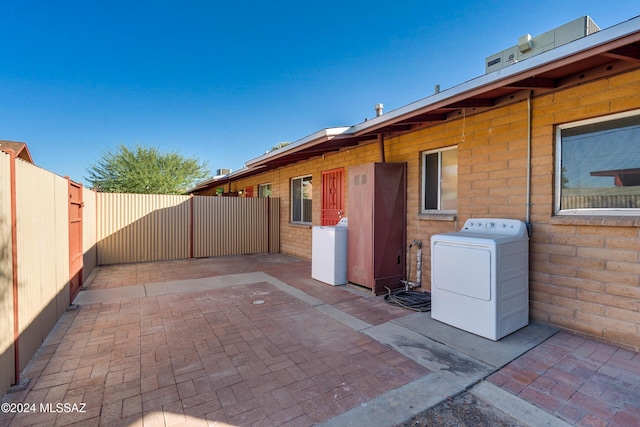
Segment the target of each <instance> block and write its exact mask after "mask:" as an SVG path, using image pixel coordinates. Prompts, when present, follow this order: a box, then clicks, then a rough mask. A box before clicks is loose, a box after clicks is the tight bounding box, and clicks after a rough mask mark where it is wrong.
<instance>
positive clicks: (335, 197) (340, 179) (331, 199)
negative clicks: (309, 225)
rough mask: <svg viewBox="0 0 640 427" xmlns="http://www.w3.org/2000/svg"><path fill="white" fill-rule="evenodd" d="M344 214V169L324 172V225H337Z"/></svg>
mask: <svg viewBox="0 0 640 427" xmlns="http://www.w3.org/2000/svg"><path fill="white" fill-rule="evenodd" d="M343 214H344V168H339V169H332V170H328V171H324V172H322V218H321V220H322V225H336V224H337V223H338V221H340V218H342V215H343Z"/></svg>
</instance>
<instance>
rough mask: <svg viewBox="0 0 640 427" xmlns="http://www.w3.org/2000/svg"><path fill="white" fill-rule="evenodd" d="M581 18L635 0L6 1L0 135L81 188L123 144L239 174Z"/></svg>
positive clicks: (621, 17) (478, 69) (467, 74)
mask: <svg viewBox="0 0 640 427" xmlns="http://www.w3.org/2000/svg"><path fill="white" fill-rule="evenodd" d="M583 15H589V16H591V18H592V19H593V20H594V21H595V22H596V24H598V25H599V26H600V28H607V27H610V26H612V25H615V24H617V23H620V22H623V21H626V20H628V19H630V18H633V17H635V16H638V15H640V1H638V0H629V1H626V0H625V1H622V0H609V1H585V0H553V1H548V0H537V1H532V2H524V1H482V2H473V1H457V2H446V1H427V0H400V1H381V0H368V1H348V0H347V1H344V0H343V1H335V0H325V1H318V2H306V1H281V0H272V1H242V0H236V1H233V2H225V1H220V0H218V1H213V0H179V1H178V0H156V1H135V0H126V1H123V0H110V1H91V0H78V1H66V0H60V1H50V0H41V1H32V0H20V1H3V2H2V3H1V4H0V58H1V64H2V65H1V66H0V139H6V140H14V141H21V142H26V143H27V144H28V146H29V150H30V151H31V155H32V157H33V159H34V162H35V163H36V165H38V166H41V167H43V168H45V169H47V170H50V171H52V172H55V173H56V174H58V175H62V176H65V175H68V176H70V177H71V178H72V179H74V180H76V181H81V182H84V177H86V176H87V168H88V167H89V166H90V165H91V164H94V163H95V162H96V161H98V160H99V159H100V157H101V156H102V154H103V153H104V152H105V150H108V149H115V148H116V147H117V146H119V145H120V144H124V145H127V146H130V147H133V146H135V145H137V144H142V145H146V146H153V147H158V148H160V149H161V150H177V151H179V152H180V153H182V154H183V155H185V156H189V157H198V158H200V159H202V160H205V161H207V162H208V165H209V167H210V168H211V170H212V172H215V170H216V169H219V168H231V169H233V170H237V169H240V168H241V167H243V166H244V162H245V161H246V160H249V159H252V158H254V157H257V156H259V155H261V154H263V153H264V152H265V151H266V150H268V149H270V148H271V147H273V146H274V145H276V144H277V143H279V142H283V141H296V140H298V139H300V138H303V137H305V136H307V135H309V134H312V133H314V132H316V131H318V130H321V129H324V128H327V127H335V126H349V125H353V124H356V123H360V122H362V121H363V120H364V119H365V118H372V117H374V116H375V111H374V108H373V107H374V105H375V104H377V103H383V104H384V107H385V108H384V111H385V112H389V111H391V110H394V109H397V108H399V107H402V106H404V105H407V104H409V103H411V102H413V101H417V100H419V99H422V98H425V97H427V96H429V95H431V94H432V93H433V91H434V86H435V85H436V84H439V85H440V86H441V88H442V90H444V89H447V88H450V87H452V86H456V85H458V84H461V83H464V82H465V81H468V80H471V79H473V78H475V77H478V76H480V75H482V74H484V70H485V68H484V67H485V58H486V57H487V56H489V55H492V54H494V53H496V52H499V51H501V50H503V49H506V48H508V47H511V46H513V45H515V44H516V43H517V39H518V37H520V36H522V35H524V34H527V33H528V34H531V35H532V36H536V35H539V34H541V33H544V32H546V31H548V30H551V29H553V28H555V27H558V26H560V25H562V24H565V23H567V22H570V21H572V20H574V19H576V18H579V17H580V16H583Z"/></svg>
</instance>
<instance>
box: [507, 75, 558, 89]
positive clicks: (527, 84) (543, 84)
mask: <svg viewBox="0 0 640 427" xmlns="http://www.w3.org/2000/svg"><path fill="white" fill-rule="evenodd" d="M507 87H512V88H518V89H535V88H547V89H555V88H556V87H558V83H557V82H556V80H555V79H543V78H540V77H529V78H527V79H524V80H520V81H517V82H514V83H511V84H509V85H508V86H507Z"/></svg>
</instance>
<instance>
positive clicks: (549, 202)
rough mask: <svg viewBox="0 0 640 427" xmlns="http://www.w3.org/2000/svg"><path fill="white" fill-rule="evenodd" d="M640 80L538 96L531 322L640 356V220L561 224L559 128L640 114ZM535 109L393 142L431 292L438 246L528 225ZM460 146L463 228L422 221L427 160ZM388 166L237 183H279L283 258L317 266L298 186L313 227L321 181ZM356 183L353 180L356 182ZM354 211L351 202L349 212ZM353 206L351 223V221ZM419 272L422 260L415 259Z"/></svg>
mask: <svg viewBox="0 0 640 427" xmlns="http://www.w3.org/2000/svg"><path fill="white" fill-rule="evenodd" d="M638 93H640V71H634V72H629V73H625V74H623V75H620V76H616V77H611V78H608V79H602V80H599V81H595V82H591V83H585V84H582V85H579V86H575V87H572V88H569V89H564V90H559V91H557V92H555V93H551V94H547V95H542V96H539V97H538V96H534V97H533V98H532V101H531V105H532V134H531V138H532V145H531V153H532V157H531V165H532V168H531V222H532V226H533V234H532V236H531V245H530V248H531V252H530V259H531V262H530V296H531V317H532V318H533V319H536V320H539V321H542V322H546V323H550V324H554V325H557V326H560V327H563V328H568V329H572V330H574V331H577V332H581V333H584V334H588V335H591V336H595V337H598V338H601V339H605V340H608V341H610V342H613V343H616V344H620V345H623V346H626V347H629V348H633V349H636V350H640V326H639V325H640V220H639V219H638V218H608V219H604V220H602V219H601V218H594V217H591V218H582V217H581V218H562V217H554V213H553V207H554V201H553V194H554V178H553V174H554V152H555V140H554V126H555V125H557V124H560V123H566V122H571V121H575V120H582V119H587V118H592V117H598V116H602V115H607V114H613V113H617V112H621V111H627V110H632V109H640V97H639V96H637V94H638ZM527 118H528V114H527V102H526V100H524V101H520V102H516V103H513V104H511V105H507V106H504V107H500V108H496V109H493V110H490V111H487V112H484V113H478V114H473V112H472V111H467V112H465V114H461V115H460V116H459V118H458V119H456V120H452V121H449V122H447V123H444V124H442V125H438V126H434V127H430V128H424V129H421V130H418V131H415V132H412V133H410V134H407V135H403V136H400V137H396V138H387V139H386V141H385V156H386V161H388V162H407V183H408V184H407V239H408V241H407V244H408V243H409V242H411V241H412V240H413V239H419V240H421V241H422V242H423V278H422V279H423V286H424V288H425V289H427V290H428V289H430V259H431V258H430V239H431V236H432V235H433V234H437V233H443V232H450V231H456V230H459V229H460V227H461V226H462V224H463V222H464V221H465V220H466V219H468V218H471V217H504V218H514V219H520V220H525V218H526V208H527V206H526V203H527V201H526V182H527V158H526V155H527V134H528V132H527V123H528V121H527ZM452 145H457V146H458V180H459V181H458V213H457V218H456V219H455V220H451V219H448V220H437V219H434V218H433V217H426V216H425V215H421V214H420V213H419V211H420V187H421V175H420V174H421V166H420V154H421V152H423V151H425V150H430V149H436V148H443V147H448V146H452ZM378 160H379V153H378V145H377V143H372V144H368V145H364V146H359V147H355V148H350V149H348V150H344V151H341V152H339V153H334V154H327V155H325V156H324V158H320V157H319V158H314V159H311V160H310V161H307V162H300V163H297V164H294V165H291V166H288V167H284V168H281V169H279V170H277V171H273V172H269V173H267V174H265V175H264V176H255V177H251V178H249V179H247V180H242V181H239V182H238V183H237V185H238V187H236V188H242V187H244V186H246V185H257V184H259V183H263V182H271V183H272V189H273V192H274V193H273V194H274V196H275V197H280V198H281V200H282V205H281V212H282V214H281V230H282V239H281V248H282V252H284V253H288V254H291V255H295V256H299V257H301V258H305V259H310V258H311V229H310V227H301V226H296V225H291V224H290V223H289V216H290V206H289V198H290V196H289V180H290V178H292V177H295V176H300V175H305V174H309V173H311V174H312V175H313V182H314V185H316V186H317V187H316V188H318V191H315V189H314V201H313V210H314V211H313V224H314V225H317V224H319V222H320V200H319V198H320V196H319V195H320V194H321V192H320V189H319V184H320V182H321V172H322V171H323V170H329V169H333V168H337V167H345V169H346V168H348V167H349V166H350V165H355V164H361V163H367V162H372V161H378ZM347 182H348V179H347ZM347 203H348V202H347ZM348 209H349V208H348V206H347V210H346V212H347V216H348ZM412 260H413V265H411V266H410V268H411V271H412V272H415V253H413V254H412Z"/></svg>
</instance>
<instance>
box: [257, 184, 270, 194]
mask: <svg viewBox="0 0 640 427" xmlns="http://www.w3.org/2000/svg"><path fill="white" fill-rule="evenodd" d="M258 197H262V198H267V197H271V183H269V184H260V185H259V186H258Z"/></svg>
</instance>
